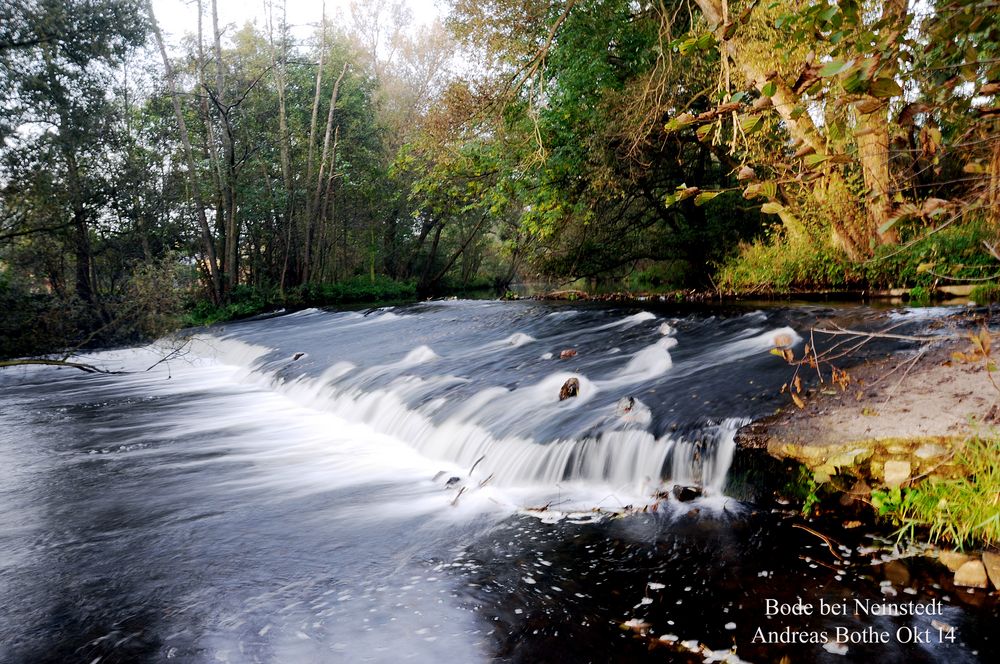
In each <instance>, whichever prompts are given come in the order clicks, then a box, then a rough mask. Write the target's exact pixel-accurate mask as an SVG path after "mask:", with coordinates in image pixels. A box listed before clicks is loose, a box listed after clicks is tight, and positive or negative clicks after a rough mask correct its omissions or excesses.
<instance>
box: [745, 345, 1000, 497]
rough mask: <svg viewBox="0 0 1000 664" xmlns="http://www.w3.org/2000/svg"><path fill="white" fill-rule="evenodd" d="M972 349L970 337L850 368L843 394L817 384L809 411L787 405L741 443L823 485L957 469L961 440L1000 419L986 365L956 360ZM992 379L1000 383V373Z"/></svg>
mask: <svg viewBox="0 0 1000 664" xmlns="http://www.w3.org/2000/svg"><path fill="white" fill-rule="evenodd" d="M969 347H970V343H969V341H968V340H948V341H943V342H938V343H935V344H933V345H931V346H929V347H925V348H924V349H923V350H920V351H914V352H911V353H909V354H902V355H894V356H891V357H889V358H884V359H880V360H878V361H873V362H869V363H868V364H865V365H862V366H860V367H857V368H855V369H853V370H851V371H850V375H851V378H852V381H851V384H850V385H849V386H848V387H847V389H846V390H841V389H840V388H839V387H836V386H833V385H830V384H828V383H827V384H824V385H819V386H818V389H815V388H814V389H813V390H811V391H809V393H808V394H807V398H806V399H805V408H803V409H801V410H800V409H799V408H796V407H795V406H794V405H792V404H791V403H790V404H789V405H788V407H786V408H784V409H783V410H782V412H780V413H779V414H777V415H776V416H774V417H771V418H767V419H765V420H762V421H759V422H755V423H753V424H751V425H748V426H747V427H744V428H743V429H742V430H741V431H740V432H739V433H738V435H737V443H738V444H739V445H742V446H745V447H758V448H759V447H766V448H767V450H768V452H769V453H770V454H772V455H773V456H776V457H779V458H791V459H795V460H798V461H800V462H802V463H804V464H805V465H807V466H809V467H810V468H812V469H813V470H814V471H815V472H816V475H817V479H818V480H820V481H823V480H824V479H825V478H826V477H828V476H830V475H833V474H835V473H836V472H838V471H839V470H841V469H847V468H852V470H855V469H857V468H859V467H861V468H863V469H864V471H866V472H864V473H862V474H864V475H868V476H870V477H872V478H874V479H877V480H882V481H884V482H885V483H886V484H888V485H890V486H892V485H898V484H900V483H902V482H905V481H907V480H908V479H910V478H916V477H919V476H926V475H930V474H951V473H954V472H958V469H956V468H953V467H951V465H950V462H951V459H952V457H953V456H954V452H955V450H956V449H957V448H958V447H960V446H961V444H962V441H964V440H965V439H966V438H968V436H969V435H970V434H972V433H975V432H976V431H978V430H982V429H984V428H986V427H987V426H988V425H994V424H996V423H997V422H1000V415H998V410H1000V409H998V403H1000V392H998V391H997V389H996V388H995V387H994V386H993V384H992V383H991V382H990V379H989V375H988V374H987V372H986V370H985V369H984V363H983V362H982V361H981V360H980V361H979V362H976V363H962V362H957V361H954V360H953V359H952V354H953V353H955V352H966V351H968V350H969ZM994 378H995V380H997V382H998V384H1000V375H998V374H997V373H995V374H994ZM855 474H856V473H855Z"/></svg>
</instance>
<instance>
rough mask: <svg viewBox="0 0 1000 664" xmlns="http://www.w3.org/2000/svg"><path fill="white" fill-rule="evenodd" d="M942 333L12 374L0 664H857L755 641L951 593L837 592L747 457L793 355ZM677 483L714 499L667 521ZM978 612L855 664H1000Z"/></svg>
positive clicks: (433, 336)
mask: <svg viewBox="0 0 1000 664" xmlns="http://www.w3.org/2000/svg"><path fill="white" fill-rule="evenodd" d="M939 314H940V312H935V311H933V310H931V311H927V310H925V311H910V312H905V311H903V312H877V311H873V310H871V309H867V308H863V307H846V308H818V307H797V308H784V309H781V308H772V309H764V310H751V309H747V308H743V309H732V308H730V309H704V308H703V309H698V310H689V311H680V310H674V311H656V310H639V309H622V308H588V307H575V306H556V305H552V304H541V303H499V302H468V301H452V302H434V303H424V304H419V305H412V306H407V307H399V308H386V309H377V310H370V311H367V312H329V311H319V310H307V311H302V312H298V313H294V314H289V315H284V316H279V317H274V318H269V319H265V320H256V321H248V322H243V323H238V324H232V325H229V326H226V327H224V328H213V329H210V330H207V331H204V332H202V333H200V334H197V335H192V336H189V337H186V338H184V339H182V340H172V341H163V342H160V343H158V344H154V345H152V346H148V347H144V348H137V349H125V350H116V351H107V352H102V353H95V354H93V355H91V356H89V357H88V358H87V361H89V362H92V363H95V364H98V365H100V366H102V367H105V368H108V369H111V370H115V371H119V372H121V373H114V374H82V373H79V372H75V371H71V370H68V369H53V368H43V369H39V368H32V369H19V370H13V371H6V372H5V373H2V374H0V389H2V392H0V598H2V600H3V601H2V603H0V661H3V662H77V661H79V662H90V663H91V664H97V663H98V662H146V661H150V662H154V661H155V662H159V661H165V660H176V661H181V662H220V661H221V662H332V661H338V662H339V661H344V662H395V661H418V662H424V661H428V662H430V661H440V660H447V661H454V662H478V661H489V660H501V661H523V662H541V661H567V662H577V661H637V660H643V659H646V658H648V659H649V660H650V661H703V660H706V659H707V660H709V661H711V660H712V659H713V658H715V659H719V658H722V657H723V656H728V657H729V658H730V660H732V661H736V658H737V657H739V658H742V659H743V660H745V661H771V660H777V659H779V658H780V656H781V655H782V654H786V653H787V654H790V655H792V656H793V660H792V661H817V660H822V659H823V658H830V661H844V657H843V655H839V654H837V653H835V652H832V651H831V650H830V649H826V648H823V647H822V646H821V645H819V644H806V645H801V644H796V645H788V644H777V645H775V644H766V645H765V644H761V643H759V642H756V643H755V642H754V636H755V634H756V630H757V628H758V627H761V628H763V629H764V630H768V629H770V630H780V629H784V627H785V626H786V625H789V624H791V625H793V627H794V629H803V630H812V631H814V632H818V631H821V630H827V631H831V632H832V631H833V630H834V629H835V628H836V626H844V625H846V626H850V627H851V628H852V629H854V628H857V629H862V628H866V627H872V628H879V629H882V628H885V629H890V628H891V630H892V632H893V634H895V633H896V630H897V629H899V628H904V629H913V630H917V629H918V628H923V627H927V628H930V623H929V620H930V619H929V618H927V617H925V616H903V617H899V616H888V617H887V616H867V615H866V616H848V617H844V616H840V617H838V616H825V617H824V616H811V617H801V618H798V619H796V620H798V622H795V623H790V622H788V621H787V620H785V619H782V618H781V617H780V616H779V617H776V618H771V619H768V618H766V617H765V611H764V609H765V604H764V602H765V600H766V599H773V600H780V601H785V602H794V601H795V599H796V598H797V597H801V598H805V599H806V600H807V601H810V602H814V603H815V602H818V601H819V600H820V599H821V598H824V599H825V600H829V601H833V600H835V599H836V600H838V601H846V600H847V599H849V598H857V597H867V598H870V599H873V600H877V601H879V602H882V601H883V600H886V599H887V597H888V596H889V593H888V592H887V590H886V589H887V588H889V589H890V590H891V591H892V596H893V597H896V593H897V590H899V591H901V592H906V593H907V594H906V595H899V598H900V600H902V599H906V601H909V602H911V603H912V602H917V603H921V602H922V603H925V604H926V603H928V602H931V601H932V600H933V599H934V598H936V597H943V596H945V595H946V594H947V589H944V590H941V589H940V588H937V589H933V588H930V589H925V588H922V587H921V588H917V587H916V585H917V584H913V585H914V587H909V586H907V587H905V588H904V586H906V584H905V583H904V584H899V583H896V585H895V586H894V585H893V583H892V582H887V581H885V580H883V578H882V577H883V576H884V575H881V572H879V570H880V569H881V568H882V567H884V565H882V566H865V565H861V566H854V567H850V566H846V565H843V564H842V563H843V561H842V560H841V561H840V562H836V563H835V564H831V563H834V562H835V561H833V559H831V558H830V556H829V555H828V552H827V547H826V545H825V544H824V543H823V542H822V541H820V540H819V539H817V538H816V537H814V536H812V535H811V534H809V533H807V532H805V531H803V530H802V529H799V528H795V527H794V524H793V521H794V519H791V518H789V517H788V515H787V514H782V513H781V512H780V511H777V512H775V511H774V510H772V509H771V503H770V498H771V496H770V494H769V492H770V491H771V489H772V488H773V487H771V486H770V485H769V484H768V481H769V480H767V479H766V478H764V477H763V476H762V475H761V476H758V475H755V474H754V472H753V471H752V469H749V470H748V468H749V467H750V465H751V464H747V463H741V462H742V460H743V456H741V455H745V454H746V453H744V452H735V450H734V447H735V446H734V442H733V437H734V434H735V432H736V430H737V429H738V428H739V427H740V426H741V425H742V424H744V423H746V422H748V421H750V419H752V418H756V417H760V416H762V415H766V414H768V413H770V412H773V410H774V409H775V408H776V407H777V406H778V405H782V404H784V403H785V401H784V400H785V399H786V398H787V397H782V396H781V395H779V394H778V387H779V386H780V385H781V384H782V383H783V382H785V381H787V380H788V377H789V369H788V366H787V365H785V364H784V363H783V362H782V361H781V360H780V358H776V357H774V356H773V355H772V354H771V353H770V352H769V350H770V349H772V348H774V347H775V346H776V345H779V346H781V345H787V346H793V347H796V348H799V347H800V346H801V344H802V343H803V340H802V338H801V336H800V335H802V334H805V333H806V330H808V329H809V328H810V327H811V326H813V325H815V324H816V323H817V322H818V321H826V322H836V323H838V324H842V325H845V326H858V325H881V324H884V323H886V322H887V321H888V320H889V319H892V320H893V321H894V322H896V323H902V324H907V325H910V326H911V327H919V326H921V325H924V324H925V323H926V321H927V320H929V319H933V318H935V316H938V315H939ZM568 349H573V350H575V351H576V355H575V356H573V357H569V358H565V359H560V354H561V353H562V351H564V350H568ZM572 378H575V379H576V380H577V381H578V383H579V393H578V395H577V396H576V397H573V398H568V399H565V400H563V401H560V399H559V394H560V388H561V387H562V386H563V385H564V383H566V381H567V380H569V379H572ZM734 452H735V457H736V458H735V463H734ZM772 479H773V478H772ZM675 484H676V485H694V486H697V487H699V488H700V489H701V491H702V492H703V495H702V497H700V498H698V499H696V500H695V501H693V502H685V503H681V502H679V501H677V500H675V499H674V498H666V499H659V500H658V499H656V498H655V495H656V494H657V493H658V492H660V494H661V495H662V493H663V492H666V491H668V490H669V488H670V487H671V486H672V485H675ZM643 506H645V510H643V509H642V508H643ZM622 512H629V513H630V514H629V515H628V516H625V517H624V518H612V516H614V514H615V513H622ZM859 535H860V534H859ZM868 544H871V542H870V541H869V542H868ZM842 549H843V551H842V552H841V554H842V555H838V556H837V558H845V557H848V556H849V555H850V553H851V552H856V551H857V550H858V549H856V548H855V549H852V548H851V547H843V546H842ZM831 551H832V549H831ZM861 551H862V553H864V551H865V550H864V549H861ZM872 551H874V549H872ZM858 555H860V554H858ZM873 555H875V556H878V555H884V554H877V553H876V554H873ZM824 556H825V557H824ZM911 567H913V566H911ZM910 571H911V572H912V575H913V576H914V578H916V577H917V576H919V575H920V574H921V573H923V572H922V571H921V568H920V567H919V565H917V566H915V567H913V568H912V569H911V570H910ZM896 586H898V588H897V587H896ZM963 592H964V591H963ZM977 597H978V596H977ZM974 599H976V597H972V598H971V599H967V598H964V597H954V598H953V597H948V599H947V602H946V604H945V613H943V614H942V615H940V616H938V621H939V622H941V623H947V624H948V625H949V626H952V627H955V632H954V634H956V635H957V638H955V639H954V640H953V641H947V642H943V643H938V642H935V643H930V644H912V643H901V642H899V641H900V639H894V640H893V642H892V643H889V644H876V645H870V644H865V643H859V644H851V645H850V646H849V651H848V658H849V659H853V658H858V661H861V660H863V659H865V658H869V659H870V658H871V657H872V656H875V657H877V658H878V661H900V662H902V661H906V662H910V661H948V662H962V661H969V662H973V661H995V660H992V655H993V654H994V653H996V652H997V645H996V638H997V637H996V636H995V635H993V634H989V624H990V622H991V621H995V620H996V618H997V615H996V609H995V606H994V607H992V608H990V607H986V608H984V607H983V606H981V605H982V601H981V598H979V599H978V600H976V601H979V604H980V606H977V605H976V602H975V601H973V600H974ZM970 602H971V604H970ZM783 620H785V621H784V622H782V621H783ZM630 621H631V622H630ZM646 635H648V636H646ZM660 636H663V637H666V638H664V639H659V638H658V637H660ZM651 643H652V644H653V645H656V646H658V647H654V648H651V647H650V645H651ZM681 644H683V645H681ZM659 646H662V647H659ZM734 646H735V653H736V654H735V655H733V654H732V649H733V647H734Z"/></svg>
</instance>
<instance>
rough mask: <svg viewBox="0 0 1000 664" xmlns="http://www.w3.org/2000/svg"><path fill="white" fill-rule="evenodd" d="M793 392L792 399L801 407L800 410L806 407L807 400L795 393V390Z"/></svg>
mask: <svg viewBox="0 0 1000 664" xmlns="http://www.w3.org/2000/svg"><path fill="white" fill-rule="evenodd" d="M791 394H792V401H794V402H795V405H796V406H798V407H799V410H802V409H804V408H805V407H806V402H805V401H803V400H802V397H800V396H799V395H797V394H795V393H794V392H792V393H791Z"/></svg>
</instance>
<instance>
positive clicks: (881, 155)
mask: <svg viewBox="0 0 1000 664" xmlns="http://www.w3.org/2000/svg"><path fill="white" fill-rule="evenodd" d="M875 101H877V100H875ZM888 112H889V111H888V109H886V108H880V109H878V110H877V111H875V112H874V113H859V114H858V128H859V129H860V132H859V133H860V134H861V135H860V136H858V137H857V141H858V156H859V158H860V159H861V171H862V174H863V175H864V179H865V188H866V189H867V195H866V197H865V206H866V207H867V209H868V223H869V226H870V228H869V230H870V231H871V232H872V233H873V234H874V235H876V236H878V238H879V240H880V241H881V242H882V243H883V244H895V243H896V242H898V241H899V234H898V233H897V232H896V230H895V229H893V228H889V229H885V230H882V228H883V226H884V225H885V223H886V222H887V221H888V220H889V210H890V209H891V207H892V201H891V192H892V187H891V182H890V179H889V120H888V117H887V113H888Z"/></svg>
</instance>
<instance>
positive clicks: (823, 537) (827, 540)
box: [792, 523, 844, 562]
mask: <svg viewBox="0 0 1000 664" xmlns="http://www.w3.org/2000/svg"><path fill="white" fill-rule="evenodd" d="M792 528H799V529H801V530H804V531H806V532H807V533H810V534H812V535H815V536H816V537H818V538H820V539H821V540H823V541H824V542H825V543H826V548H828V549H830V553H832V554H833V557H834V558H836V559H837V560H839V561H841V562H843V561H844V559H843V558H841V557H840V555H839V554H838V553H837V552H836V551H834V550H833V544H831V541H833V542H836V540H834V539H833V538H831V537H827V536H826V535H824V534H823V533H820V532H816V531H815V530H813V529H812V528H810V527H808V526H803V525H802V524H799V523H793V524H792ZM837 544H840V542H837Z"/></svg>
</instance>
